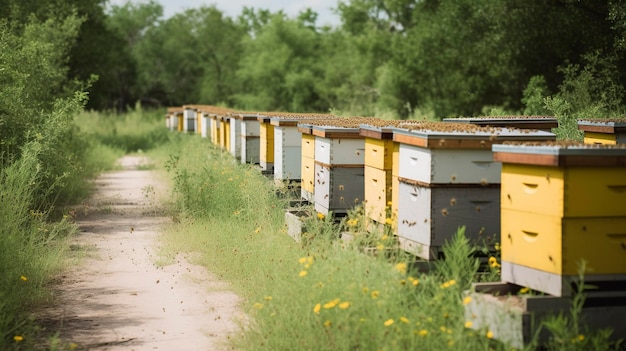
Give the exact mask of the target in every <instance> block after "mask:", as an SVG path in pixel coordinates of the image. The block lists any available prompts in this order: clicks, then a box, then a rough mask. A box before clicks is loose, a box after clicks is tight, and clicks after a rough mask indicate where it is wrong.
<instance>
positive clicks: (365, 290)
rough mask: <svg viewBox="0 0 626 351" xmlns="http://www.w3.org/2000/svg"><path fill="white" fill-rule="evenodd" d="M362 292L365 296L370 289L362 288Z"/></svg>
mask: <svg viewBox="0 0 626 351" xmlns="http://www.w3.org/2000/svg"><path fill="white" fill-rule="evenodd" d="M362 290H363V292H364V293H365V294H367V293H368V292H369V291H370V289H369V288H367V287H365V286H364V287H363V289H362Z"/></svg>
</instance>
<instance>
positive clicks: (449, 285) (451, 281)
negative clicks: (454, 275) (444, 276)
mask: <svg viewBox="0 0 626 351" xmlns="http://www.w3.org/2000/svg"><path fill="white" fill-rule="evenodd" d="M455 284H456V280H454V279H451V280H448V281H447V282H445V283H443V284H441V287H442V288H444V289H447V288H449V287H451V286H453V285H455Z"/></svg>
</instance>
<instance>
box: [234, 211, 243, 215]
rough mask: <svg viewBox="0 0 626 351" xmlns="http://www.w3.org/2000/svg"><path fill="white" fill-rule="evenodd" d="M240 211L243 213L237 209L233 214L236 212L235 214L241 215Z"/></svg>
mask: <svg viewBox="0 0 626 351" xmlns="http://www.w3.org/2000/svg"><path fill="white" fill-rule="evenodd" d="M240 213H241V211H239V210H237V211H235V212H233V214H234V215H235V216H239V214H240Z"/></svg>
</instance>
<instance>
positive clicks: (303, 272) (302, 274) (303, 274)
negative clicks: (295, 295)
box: [298, 271, 309, 277]
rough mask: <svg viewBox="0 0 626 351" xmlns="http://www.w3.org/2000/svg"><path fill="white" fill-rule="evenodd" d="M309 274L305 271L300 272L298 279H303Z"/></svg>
mask: <svg viewBox="0 0 626 351" xmlns="http://www.w3.org/2000/svg"><path fill="white" fill-rule="evenodd" d="M307 274H309V272H307V271H300V274H298V275H299V276H300V277H304V276H305V275H307Z"/></svg>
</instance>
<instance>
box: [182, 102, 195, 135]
mask: <svg viewBox="0 0 626 351" xmlns="http://www.w3.org/2000/svg"><path fill="white" fill-rule="evenodd" d="M196 121H197V119H196V109H193V108H189V107H186V108H185V111H183V130H184V131H185V132H190V133H193V132H195V131H196Z"/></svg>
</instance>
